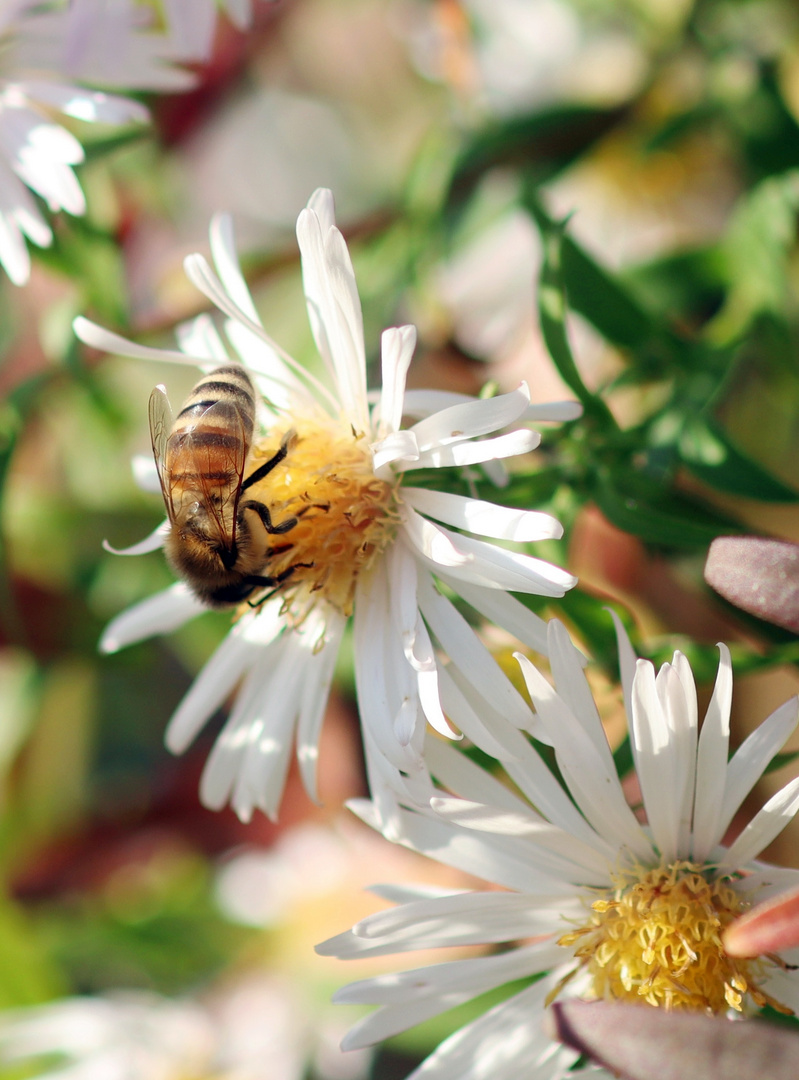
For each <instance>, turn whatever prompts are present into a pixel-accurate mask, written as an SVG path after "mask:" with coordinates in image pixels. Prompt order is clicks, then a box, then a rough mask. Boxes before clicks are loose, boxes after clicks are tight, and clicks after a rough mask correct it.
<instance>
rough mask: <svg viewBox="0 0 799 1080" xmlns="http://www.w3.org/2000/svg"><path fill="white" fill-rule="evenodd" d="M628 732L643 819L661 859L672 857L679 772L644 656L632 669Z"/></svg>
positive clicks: (660, 704) (650, 671) (650, 670)
mask: <svg viewBox="0 0 799 1080" xmlns="http://www.w3.org/2000/svg"><path fill="white" fill-rule="evenodd" d="M664 670H666V671H668V670H670V666H669V665H664V667H663V668H662V669H661V675H663V673H664ZM675 678H676V676H675ZM631 736H632V740H633V751H634V756H635V766H636V771H637V773H638V780H639V783H640V785H641V794H642V796H643V801H644V807H645V809H646V819H647V823H648V824H649V828H650V829H651V831H652V836H653V839H654V841H655V845H656V846H657V848H658V850H659V852H660V854H661V855H662V856H663V857H664V858H665V859H669V860H672V859H676V858H677V857H678V854H679V853H678V851H677V834H678V821H677V814H676V811H675V800H676V798H677V796H676V794H675V788H677V786H678V785H679V783H680V776H679V773H678V772H677V769H676V760H675V753H674V746H673V742H672V733H671V731H670V729H669V724H668V721H667V718H666V714H665V712H664V709H663V704H662V701H661V698H660V696H659V694H658V689H657V685H656V681H655V670H654V668H653V666H652V664H650V663H649V661H648V660H639V661H638V666H637V669H636V672H635V682H634V683H633V715H632V731H631Z"/></svg>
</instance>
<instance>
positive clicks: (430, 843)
mask: <svg viewBox="0 0 799 1080" xmlns="http://www.w3.org/2000/svg"><path fill="white" fill-rule="evenodd" d="M347 805H348V806H349V808H350V809H351V810H352V811H353V813H355V814H357V815H358V817H359V818H361V819H362V820H363V821H365V822H366V823H367V824H368V825H371V826H372V827H373V828H376V829H378V830H379V829H381V826H382V822H381V820H380V818H379V816H378V815H377V813H376V812H375V807H374V804H373V803H370V802H367V801H365V800H353V801H351V802H349V803H348V804H347ZM394 824H395V832H394V834H392V836H391V839H392V841H393V842H394V843H397V844H401V845H402V846H403V847H408V848H411V850H413V851H418V852H420V853H421V854H422V855H426V856H427V857H428V858H431V859H435V860H437V861H438V862H442V863H444V864H445V865H446V866H454V867H455V868H456V869H458V870H463V871H464V872H465V873H467V874H472V875H474V876H476V877H480V878H482V879H483V880H484V881H490V882H493V883H494V884H495V885H503V886H504V887H505V888H506V889H513V890H515V891H517V892H530V893H534V894H536V895H539V894H540V895H544V896H562V895H563V892H564V890H565V889H567V888H568V883H567V882H564V881H562V880H561V879H559V878H556V877H553V876H551V875H549V874H547V873H545V872H542V870H541V869H540V868H539V867H537V866H532V865H531V864H530V861H529V858H528V852H527V851H524V852H520V851H518V849H515V848H514V846H513V845H512V844H510V845H509V844H508V843H507V842H501V841H499V840H497V839H494V841H493V843H489V842H488V841H487V840H486V839H485V838H484V837H481V836H480V834H479V833H472V832H467V831H465V830H464V829H459V828H458V827H457V826H454V825H449V824H448V823H447V822H444V821H439V820H436V819H435V818H433V817H427V816H423V815H422V814H418V813H415V812H413V811H409V810H405V809H402V808H398V809H397V811H396V814H395V821H394Z"/></svg>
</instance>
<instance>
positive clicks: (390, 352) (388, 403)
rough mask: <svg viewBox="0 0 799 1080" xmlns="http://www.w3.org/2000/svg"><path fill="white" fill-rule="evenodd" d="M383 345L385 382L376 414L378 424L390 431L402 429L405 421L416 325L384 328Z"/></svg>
mask: <svg viewBox="0 0 799 1080" xmlns="http://www.w3.org/2000/svg"><path fill="white" fill-rule="evenodd" d="M380 345H381V355H382V366H383V386H382V389H381V391H380V402H379V404H378V406H377V412H376V415H375V426H376V427H377V429H378V430H380V431H384V432H385V434H388V433H389V432H394V431H398V430H399V426H400V423H401V422H402V412H403V399H404V397H405V377H406V375H407V374H408V368H409V366H410V363H411V359H412V358H413V350H414V349H415V348H416V327H415V326H399V327H394V328H392V329H390V330H384V331H383V335H382V337H381V339H380Z"/></svg>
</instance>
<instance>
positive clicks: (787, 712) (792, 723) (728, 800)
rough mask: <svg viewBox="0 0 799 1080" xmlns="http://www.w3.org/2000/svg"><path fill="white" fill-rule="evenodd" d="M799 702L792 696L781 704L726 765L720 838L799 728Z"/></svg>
mask: <svg viewBox="0 0 799 1080" xmlns="http://www.w3.org/2000/svg"><path fill="white" fill-rule="evenodd" d="M797 720H799V700H797V698H795V697H793V698H790V699H789V700H788V701H786V702H785V703H784V704H783V705H781V706H780V707H779V708H778V709H775V711H774V712H773V713H772V714H771V716H769V717H768V719H766V720H764V721H763V723H762V724H760V725H759V726H758V727H756V728H755V730H754V731H753V732H752V733H751V734H750V735H749V736H748V737H747V738H746V739H745V740H744V742H743V743H741V745H740V746H739V747H738V749H737V750H736V752H735V754H734V755H733V757H732V760H731V761H730V763H729V765H728V766H727V780H726V784H725V787H724V799H723V803H722V807H721V812H720V816H719V821H718V832H717V835H719V836H723V835H724V833H725V832H726V831H727V828H728V827H729V824H730V822H731V821H732V819H733V815H734V814H735V812H736V810H737V809H738V807H739V806H740V805H741V803H742V802H743V801H744V799H745V798H746V796H747V795H748V794H749V792H750V791H751V790H752V788H753V787H754V786H755V784H756V783H757V781H758V780H759V779H760V777H761V776H762V775H763V771H764V769H765V768H766V766H767V765H768V763H769V762H770V761H771V759H772V758H773V757H774V755H775V754H776V753H777V752H778V751H779V750H781V749H782V747H783V746H784V745H785V743H786V742H787V740H788V739H789V738H790V736H791V735H792V734H793V732H794V730H795V729H796V724H797Z"/></svg>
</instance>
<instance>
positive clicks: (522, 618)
mask: <svg viewBox="0 0 799 1080" xmlns="http://www.w3.org/2000/svg"><path fill="white" fill-rule="evenodd" d="M439 577H440V578H441V580H442V581H443V582H444V583H445V584H447V585H449V586H450V587H451V588H452V589H453V590H454V591H455V592H456V593H458V594H459V595H460V596H461V598H462V599H463V600H465V601H466V603H467V604H470V605H471V607H473V608H474V610H475V611H477V612H479V613H480V614H481V615H482V616H483V618H484V619H487V620H488V622H493V623H496V625H497V626H501V627H502V629H503V630H507V631H508V633H509V634H512V635H513V636H514V637H515V638H516V639H517V641H520V642H521V643H522V644H523V645H526V646H527V648H528V649H533V650H535V652H540V653H544V654H546V651H547V624H546V622H545V621H544V620H543V619H542V618H541V617H540V616H539V615H536V614H535V612H533V611H530V609H529V608H528V607H526V606H525V605H524V604H523V603H522V602H521V601H520V600H517V599H516V597H515V596H511V595H510V594H509V593H506V592H503V591H502V590H501V589H486V588H484V587H482V586H480V585H473V584H470V583H469V582H467V581H459V582H457V584H456V583H455V582H452V581H450V580H449V579H448V577H447V575H446V574H445V573H442V574H440V575H439Z"/></svg>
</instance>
